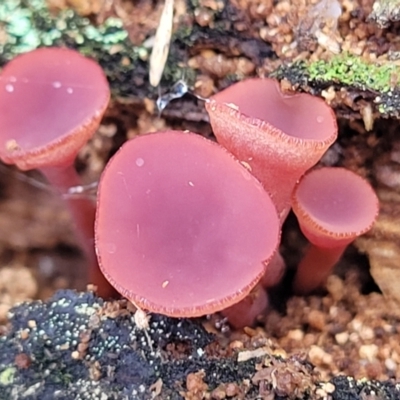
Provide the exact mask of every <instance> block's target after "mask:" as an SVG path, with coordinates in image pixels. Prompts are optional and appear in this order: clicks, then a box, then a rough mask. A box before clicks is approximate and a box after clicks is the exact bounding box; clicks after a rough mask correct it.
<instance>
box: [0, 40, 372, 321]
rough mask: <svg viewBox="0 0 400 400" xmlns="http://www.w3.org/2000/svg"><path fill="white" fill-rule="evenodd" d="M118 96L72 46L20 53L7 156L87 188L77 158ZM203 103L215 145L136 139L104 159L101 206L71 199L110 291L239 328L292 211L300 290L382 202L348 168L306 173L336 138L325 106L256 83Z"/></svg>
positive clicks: (2, 84)
mask: <svg viewBox="0 0 400 400" xmlns="http://www.w3.org/2000/svg"><path fill="white" fill-rule="evenodd" d="M249 93H251V96H249V95H248V94H249ZM109 97H110V92H109V87H108V83H107V80H106V78H105V76H104V73H103V72H102V70H101V68H100V67H99V66H98V65H97V64H96V63H95V62H94V61H92V60H89V59H87V58H85V57H83V56H81V55H80V54H79V53H77V52H75V51H73V50H68V49H59V48H42V49H38V50H35V51H32V52H30V53H26V54H24V55H21V56H19V57H17V58H15V59H14V60H12V61H11V62H9V63H8V64H7V65H6V66H5V68H4V69H3V71H2V73H1V75H0V158H1V160H2V161H3V162H5V163H8V164H15V165H16V166H18V167H19V168H20V169H22V170H29V169H33V168H38V169H40V170H41V171H42V172H43V174H44V175H45V176H46V178H47V179H48V180H49V182H50V183H51V184H52V185H53V186H54V188H55V189H56V190H57V191H58V192H59V193H65V191H66V190H68V188H69V187H71V186H76V185H79V184H80V180H79V176H78V175H77V173H76V171H75V169H74V166H73V162H74V159H75V157H76V155H77V153H78V151H79V150H80V149H81V148H82V147H83V146H84V145H85V143H86V142H87V141H88V140H89V138H90V137H91V136H92V135H93V134H94V133H95V131H96V129H97V128H98V126H99V124H100V121H101V118H102V115H103V113H104V111H105V109H106V107H107V104H108V101H109ZM21 104H23V113H24V115H23V117H21ZM205 107H206V110H207V112H208V114H209V117H210V123H211V126H212V129H213V132H214V134H215V137H216V138H217V142H218V143H215V142H213V141H210V140H208V139H205V138H203V137H201V136H200V135H198V134H194V133H191V132H181V131H164V132H156V133H149V134H146V135H140V136H138V137H136V138H134V139H131V140H129V141H127V142H126V143H125V144H124V145H123V146H122V147H121V148H120V149H119V151H118V152H117V153H116V154H115V155H114V156H113V157H112V158H111V160H110V161H109V163H108V164H107V166H106V168H105V170H104V172H103V174H102V176H101V179H100V182H99V188H98V197H97V205H96V203H95V202H94V201H92V200H91V199H89V198H87V199H82V198H81V199H70V200H67V201H68V205H69V207H70V209H71V214H72V216H73V217H74V221H75V224H76V228H77V233H78V234H79V235H80V236H81V238H82V243H83V245H84V248H85V250H86V254H87V258H88V260H89V261H90V262H89V264H90V265H91V267H90V268H89V277H88V279H89V280H90V281H91V282H93V283H94V284H95V285H97V286H98V288H99V293H100V294H101V295H102V296H104V297H107V296H110V295H111V294H112V292H113V289H114V288H115V289H116V290H117V291H118V292H119V293H121V294H122V295H123V296H125V297H126V298H128V299H129V300H131V301H132V302H133V303H134V304H135V305H137V306H138V307H140V308H141V309H144V310H147V311H150V312H157V313H162V314H165V315H169V316H172V317H195V316H201V315H205V314H210V313H214V312H216V311H221V312H222V313H223V314H224V315H226V316H227V317H228V318H229V320H230V322H231V323H232V324H233V325H235V326H238V327H239V326H243V325H245V324H251V323H252V321H253V320H254V318H255V316H256V315H257V314H258V313H260V311H262V310H263V309H264V308H265V307H266V305H267V302H268V297H267V292H266V290H265V288H268V287H271V286H274V285H276V284H277V283H278V282H279V280H280V279H281V277H282V274H283V272H284V261H283V259H282V257H281V256H280V254H279V253H278V251H277V248H278V245H279V242H280V233H281V227H282V224H283V222H284V220H285V218H286V216H287V215H288V212H289V211H290V209H291V208H293V210H294V212H295V214H296V215H297V217H298V219H299V223H300V226H301V229H302V231H303V233H304V234H305V236H306V237H307V238H308V240H309V241H310V246H309V248H308V249H307V251H306V254H305V256H304V258H303V260H302V261H301V263H300V265H299V268H298V271H297V273H296V276H295V279H294V284H293V288H294V290H295V291H296V292H298V293H308V292H309V291H311V290H313V289H315V288H317V287H318V286H320V285H321V284H322V283H323V281H324V279H325V278H326V276H327V275H328V274H329V272H330V270H331V269H332V267H333V265H334V264H335V263H336V261H337V260H338V259H339V257H340V256H341V254H342V253H343V251H344V249H345V247H346V246H347V245H348V244H349V243H350V242H351V241H352V240H354V238H355V237H357V236H358V235H360V234H362V233H364V232H366V231H367V230H368V229H370V227H371V226H372V224H373V222H374V220H375V218H376V216H377V213H378V200H377V198H376V195H375V194H374V192H373V190H372V188H371V187H370V185H369V184H368V183H367V182H366V181H365V180H364V179H363V178H361V177H359V176H357V175H356V174H354V173H353V172H351V171H348V170H345V169H342V168H317V169H313V170H311V172H307V171H309V170H310V169H311V168H312V167H313V166H314V165H316V164H317V163H318V161H319V160H320V158H321V157H322V155H323V154H324V153H325V151H326V150H327V149H328V147H329V146H330V145H331V144H332V143H333V142H334V141H335V140H336V137H337V125H336V119H335V115H334V113H333V111H332V109H331V108H330V107H329V106H328V105H327V104H326V103H325V102H324V101H323V100H321V99H319V98H317V97H314V96H312V95H309V94H304V93H301V94H299V93H297V94H292V93H290V94H285V93H282V91H281V89H280V87H279V84H278V83H277V82H276V81H275V80H273V79H260V78H253V79H246V80H244V81H241V82H239V83H236V84H234V85H232V86H230V87H229V88H227V89H225V90H223V91H222V92H220V93H217V94H216V95H214V96H213V97H212V98H210V99H208V100H206V102H205ZM95 252H96V254H95ZM96 255H97V257H96ZM100 270H101V272H102V273H100ZM104 277H105V278H106V280H105V279H104ZM109 283H111V286H110V284H109Z"/></svg>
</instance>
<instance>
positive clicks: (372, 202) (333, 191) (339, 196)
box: [293, 167, 379, 293]
mask: <svg viewBox="0 0 400 400" xmlns="http://www.w3.org/2000/svg"><path fill="white" fill-rule="evenodd" d="M293 211H294V212H295V214H296V216H297V218H298V220H299V224H300V228H301V230H302V232H303V233H304V235H305V236H306V237H307V239H308V240H309V241H310V246H309V247H308V249H307V250H306V253H305V255H304V258H303V259H302V260H301V262H300V264H299V266H298V270H297V273H296V276H295V280H294V290H295V292H297V293H308V292H310V291H312V290H313V289H316V288H317V287H319V286H320V285H321V284H322V283H323V282H324V280H325V278H326V277H327V276H328V275H329V273H330V272H331V270H332V268H333V266H334V265H335V264H336V262H337V261H338V260H339V258H340V257H341V256H342V254H343V252H344V250H345V249H346V247H347V246H348V245H349V244H350V243H351V242H352V241H353V240H354V239H356V238H357V237H358V236H360V235H362V234H363V233H365V232H367V231H368V230H369V229H370V228H371V227H372V225H373V223H374V221H375V219H376V217H377V215H378V211H379V202H378V198H377V196H376V194H375V192H374V190H373V189H372V187H371V186H370V184H369V183H368V182H367V181H366V180H365V179H363V178H362V177H360V176H359V175H357V174H355V173H354V172H352V171H349V170H347V169H345V168H328V167H326V168H321V169H316V170H313V171H311V172H309V173H308V174H306V175H305V176H304V177H303V178H302V179H301V181H300V182H299V184H298V185H297V186H296V188H295V191H294V194H293Z"/></svg>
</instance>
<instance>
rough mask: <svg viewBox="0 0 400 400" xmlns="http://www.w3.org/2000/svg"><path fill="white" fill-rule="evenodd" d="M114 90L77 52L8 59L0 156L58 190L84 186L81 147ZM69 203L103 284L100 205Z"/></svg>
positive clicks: (0, 103)
mask: <svg viewBox="0 0 400 400" xmlns="http://www.w3.org/2000/svg"><path fill="white" fill-rule="evenodd" d="M109 97H110V90H109V86H108V83H107V80H106V77H105V75H104V73H103V71H102V70H101V68H100V66H99V65H97V64H96V63H95V62H94V61H92V60H90V59H88V58H86V57H83V56H82V55H80V54H79V53H78V52H76V51H73V50H69V49H64V48H41V49H37V50H34V51H31V52H29V53H25V54H23V55H20V56H18V57H16V58H15V59H13V60H12V61H11V62H9V63H8V64H7V65H6V66H5V67H4V69H3V70H2V72H1V75H0V158H1V160H2V161H3V162H5V163H7V164H15V165H16V166H17V167H18V168H20V169H22V170H30V169H35V168H38V169H39V170H40V171H41V172H42V173H43V174H44V175H45V177H46V178H47V179H48V181H49V182H50V183H51V184H52V185H53V186H54V187H55V188H56V189H57V190H58V191H59V193H60V194H65V193H67V191H68V189H69V188H70V187H73V186H78V185H81V184H82V182H81V180H80V177H79V176H78V174H77V173H76V171H75V169H74V165H73V163H74V160H75V158H76V156H77V153H78V151H79V150H80V149H81V148H82V147H83V146H84V144H86V142H87V141H88V140H89V139H90V138H91V137H92V135H93V134H94V133H95V131H96V129H97V127H98V126H99V123H100V120H101V118H102V115H103V113H104V111H105V109H106V107H107V105H108V101H109ZM67 202H68V206H69V207H70V211H71V213H72V216H73V217H74V222H75V224H76V227H77V233H78V234H79V235H80V238H81V239H82V242H83V244H84V246H85V250H86V253H87V256H88V258H89V262H90V263H91V264H92V265H91V268H92V269H91V271H90V275H91V276H90V279H91V281H92V282H93V283H95V284H96V285H100V287H99V293H100V294H101V293H105V292H102V289H103V288H105V286H103V285H106V284H107V282H106V281H105V280H104V278H103V277H102V276H101V274H100V271H99V269H98V267H97V262H96V257H95V253H94V243H93V236H94V214H95V204H94V202H92V201H91V200H90V199H84V198H80V199H69V200H67Z"/></svg>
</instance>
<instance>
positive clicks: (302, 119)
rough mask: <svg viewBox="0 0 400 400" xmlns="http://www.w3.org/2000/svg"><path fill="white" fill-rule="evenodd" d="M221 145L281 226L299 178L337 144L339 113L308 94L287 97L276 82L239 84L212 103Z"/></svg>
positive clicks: (210, 109) (210, 108)
mask: <svg viewBox="0 0 400 400" xmlns="http://www.w3.org/2000/svg"><path fill="white" fill-rule="evenodd" d="M206 109H207V111H208V113H209V116H210V122H211V126H212V128H213V131H214V134H215V136H216V138H217V140H218V142H219V143H220V144H221V145H222V146H224V147H225V148H226V149H228V150H229V151H230V152H231V153H232V154H233V155H234V156H235V157H236V158H238V159H239V160H240V161H241V162H243V163H244V164H245V165H247V166H248V167H249V169H250V170H251V173H252V174H253V175H254V176H255V177H256V178H257V179H259V181H260V182H261V183H262V184H263V186H264V188H265V189H266V190H267V192H268V193H269V194H270V195H271V197H272V200H273V201H274V203H275V205H276V207H277V209H278V213H279V215H280V218H281V222H283V221H284V219H285V218H286V216H287V214H288V212H289V210H290V207H291V204H290V198H291V194H292V191H293V188H294V186H295V184H296V182H297V181H298V180H299V178H300V177H301V176H302V175H303V174H304V173H305V172H306V171H307V170H308V169H309V168H311V167H312V166H313V165H315V164H316V163H317V162H318V161H319V159H320V158H321V157H322V155H323V154H324V152H325V151H326V150H327V149H328V147H329V146H330V145H331V144H332V143H333V142H334V141H335V140H336V137H337V124H336V118H335V114H334V113H333V110H332V109H331V108H330V107H329V106H328V105H327V104H326V103H325V102H324V101H323V100H322V99H320V98H317V97H314V96H312V95H309V94H306V93H297V94H286V93H282V91H281V90H280V87H279V84H278V82H277V81H275V80H273V79H261V78H252V79H246V80H243V81H241V82H238V83H236V84H234V85H232V86H230V87H228V88H227V89H225V90H223V91H221V92H219V93H217V94H215V95H214V96H212V97H211V99H210V100H209V101H206Z"/></svg>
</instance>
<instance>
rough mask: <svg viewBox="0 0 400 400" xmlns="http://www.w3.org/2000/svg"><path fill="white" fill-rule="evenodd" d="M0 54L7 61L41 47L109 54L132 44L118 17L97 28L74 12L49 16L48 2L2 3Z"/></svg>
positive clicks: (7, 0)
mask: <svg viewBox="0 0 400 400" xmlns="http://www.w3.org/2000/svg"><path fill="white" fill-rule="evenodd" d="M0 37H1V40H0V53H1V54H2V57H3V58H4V60H5V61H7V60H10V59H12V58H13V57H15V56H16V55H18V54H21V53H25V52H27V51H30V50H33V49H35V48H37V47H40V46H61V45H64V46H68V47H73V48H76V49H78V50H80V51H81V52H83V53H85V52H89V51H93V50H92V49H96V50H97V51H98V52H107V51H110V50H112V48H113V46H117V45H123V47H126V46H127V45H129V46H130V47H131V48H132V45H131V44H130V43H129V39H128V33H127V32H126V30H125V29H124V28H123V26H122V21H121V20H119V19H118V18H108V19H107V20H106V21H105V22H104V24H102V25H99V26H94V25H92V24H91V23H90V21H89V20H88V19H87V18H83V17H81V16H79V15H78V14H76V13H75V12H74V11H73V10H70V9H66V10H62V11H60V12H59V13H57V14H56V15H53V14H51V13H50V11H49V10H48V8H47V5H46V2H45V0H3V1H1V2H0Z"/></svg>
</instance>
